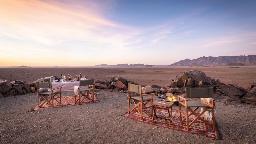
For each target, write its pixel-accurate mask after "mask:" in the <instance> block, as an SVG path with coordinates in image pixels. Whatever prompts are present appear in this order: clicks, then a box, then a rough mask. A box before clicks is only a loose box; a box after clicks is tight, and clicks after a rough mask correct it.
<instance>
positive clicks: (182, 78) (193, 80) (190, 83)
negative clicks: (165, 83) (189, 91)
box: [169, 70, 216, 88]
mask: <svg viewBox="0 0 256 144" xmlns="http://www.w3.org/2000/svg"><path fill="white" fill-rule="evenodd" d="M215 81H216V80H214V79H211V78H210V77H207V76H206V74H205V73H204V72H201V71H198V70H191V71H188V72H184V73H181V74H178V75H177V76H176V78H175V79H174V80H172V81H171V84H170V85H169V87H179V88H182V87H199V86H200V87H203V86H209V85H214V84H215Z"/></svg>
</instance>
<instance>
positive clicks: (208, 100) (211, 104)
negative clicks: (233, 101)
mask: <svg viewBox="0 0 256 144" xmlns="http://www.w3.org/2000/svg"><path fill="white" fill-rule="evenodd" d="M201 103H202V104H204V105H206V106H208V107H210V108H214V107H215V100H214V99H213V98H201Z"/></svg>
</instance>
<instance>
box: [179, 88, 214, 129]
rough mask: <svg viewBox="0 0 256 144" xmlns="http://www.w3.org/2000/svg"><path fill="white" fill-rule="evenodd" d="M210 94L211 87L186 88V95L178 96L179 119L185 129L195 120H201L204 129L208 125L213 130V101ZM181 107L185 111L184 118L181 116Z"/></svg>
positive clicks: (211, 93)
mask: <svg viewBox="0 0 256 144" xmlns="http://www.w3.org/2000/svg"><path fill="white" fill-rule="evenodd" d="M212 95H213V88H212V87H208V88H186V94H185V96H186V97H182V96H178V101H179V111H180V121H181V124H184V122H185V125H184V126H185V129H186V130H187V131H189V129H190V128H191V127H192V126H193V124H195V123H197V122H203V123H204V124H205V126H206V129H207V128H208V127H210V128H211V129H212V131H215V129H216V127H215V126H216V125H215V123H216V121H215V101H214V99H213V98H212ZM182 107H183V108H184V111H185V114H184V116H185V119H183V118H182V113H183V112H184V111H183V110H182ZM207 114H208V115H207ZM205 115H207V117H205ZM195 125H196V124H195Z"/></svg>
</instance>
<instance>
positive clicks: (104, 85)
mask: <svg viewBox="0 0 256 144" xmlns="http://www.w3.org/2000/svg"><path fill="white" fill-rule="evenodd" d="M95 88H96V89H107V88H108V86H107V85H106V84H102V83H95Z"/></svg>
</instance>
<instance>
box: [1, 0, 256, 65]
mask: <svg viewBox="0 0 256 144" xmlns="http://www.w3.org/2000/svg"><path fill="white" fill-rule="evenodd" d="M250 54H256V0H240V1H236V0H201V1H194V0H0V66H19V65H26V66H93V65H96V64H102V63H106V64H118V63H144V64H171V63H173V62H175V61H178V60H182V59H185V58H190V59H192V58H197V57H200V56H222V55H250Z"/></svg>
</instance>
